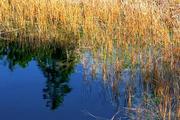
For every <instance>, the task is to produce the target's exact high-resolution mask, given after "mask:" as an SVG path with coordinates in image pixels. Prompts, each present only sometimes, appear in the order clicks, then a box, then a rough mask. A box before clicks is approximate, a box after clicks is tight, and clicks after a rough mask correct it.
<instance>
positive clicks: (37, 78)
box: [0, 41, 179, 120]
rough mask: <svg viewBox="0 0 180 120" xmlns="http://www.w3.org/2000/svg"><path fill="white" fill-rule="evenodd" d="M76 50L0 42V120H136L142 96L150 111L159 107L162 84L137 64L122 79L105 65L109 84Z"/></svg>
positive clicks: (124, 73)
mask: <svg viewBox="0 0 180 120" xmlns="http://www.w3.org/2000/svg"><path fill="white" fill-rule="evenodd" d="M67 46H68V47H67ZM75 51H76V50H75V46H72V45H64V44H58V43H53V44H49V43H48V44H47V43H46V44H45V43H38V44H32V43H26V44H25V43H20V42H3V41H1V42H0V96H1V99H0V120H95V119H98V120H118V119H124V120H126V119H130V118H132V119H136V118H137V113H136V112H135V108H136V107H137V106H140V105H142V104H143V102H142V101H143V100H144V99H145V96H149V98H152V99H151V100H152V101H153V102H150V103H152V105H151V106H156V105H158V104H159V103H160V101H161V98H158V97H156V95H155V91H156V88H158V87H159V86H160V87H161V86H163V83H162V84H161V83H160V82H158V85H157V84H156V83H155V84H154V82H153V84H152V82H148V81H146V82H145V81H144V80H143V74H142V70H141V69H140V67H139V66H138V65H137V67H136V70H135V71H131V70H130V69H128V68H124V69H123V70H122V71H121V72H120V76H121V77H120V78H118V75H119V73H116V72H117V71H116V72H113V70H114V69H113V68H111V67H110V65H109V66H108V68H107V69H109V70H110V71H112V72H110V74H108V72H107V74H108V75H106V77H107V79H106V78H105V75H102V74H103V73H105V70H106V69H105V68H106V67H104V69H101V70H100V69H99V68H98V67H96V68H97V70H96V72H97V73H96V77H95V79H94V75H93V72H92V71H93V70H94V69H93V68H94V67H92V66H88V63H87V64H86V62H87V61H88V62H89V64H92V62H93V61H92V60H91V54H89V53H87V52H86V53H84V56H85V58H81V57H78V55H77V53H76V52H75ZM107 64H108V63H107ZM90 71H91V72H90ZM152 74H153V72H152ZM169 74H170V73H169ZM151 77H153V78H155V76H151ZM167 77H168V76H167ZM103 78H104V79H103ZM119 79H120V80H119ZM145 80H146V79H145ZM176 83H177V84H176V85H179V82H178V81H176ZM168 84H169V83H168V82H167V83H166V84H165V85H166V86H168ZM171 85H172V84H171ZM174 89H176V87H174ZM177 89H178V87H177ZM157 91H158V90H157ZM176 92H177V90H176ZM172 94H173V93H172ZM176 95H177V97H175V96H174V99H173V103H172V104H173V105H177V103H178V100H177V99H178V96H179V93H178V92H177V93H176ZM147 98H148V97H146V99H147ZM145 108H146V109H154V108H148V105H146V107H143V109H145ZM174 111H176V107H174V108H173V109H172V112H174ZM145 114H147V113H145V112H142V113H141V115H142V116H144V115H145ZM159 114H160V113H158V112H157V113H155V115H154V117H157V118H159ZM148 115H150V114H147V116H148ZM142 119H143V117H142Z"/></svg>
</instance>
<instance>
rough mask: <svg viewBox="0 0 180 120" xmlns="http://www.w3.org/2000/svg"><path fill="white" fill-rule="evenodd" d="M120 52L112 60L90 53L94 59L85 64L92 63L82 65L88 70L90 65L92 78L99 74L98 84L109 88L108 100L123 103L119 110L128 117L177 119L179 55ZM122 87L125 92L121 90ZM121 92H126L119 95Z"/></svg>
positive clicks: (170, 53)
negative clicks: (101, 83) (125, 109)
mask: <svg viewBox="0 0 180 120" xmlns="http://www.w3.org/2000/svg"><path fill="white" fill-rule="evenodd" d="M115 49H117V48H115ZM147 49H148V48H147ZM177 49H178V48H177ZM121 51H123V52H120V53H116V54H115V55H114V56H110V55H109V57H106V59H104V57H103V55H102V57H96V53H94V57H93V56H92V58H91V59H93V60H89V61H96V63H93V64H92V63H91V62H86V64H88V66H91V65H92V68H93V69H89V70H90V71H91V70H92V72H93V73H94V72H96V73H94V74H101V75H102V76H101V78H102V82H105V83H106V85H108V86H110V87H111V91H112V94H113V95H112V96H111V97H113V98H112V99H115V100H114V102H117V100H124V101H126V102H125V103H124V106H123V107H125V108H127V109H128V111H129V112H130V113H131V112H132V113H133V114H130V113H127V114H128V115H129V116H130V117H131V116H132V117H138V118H139V119H146V118H148V117H150V119H177V118H178V117H179V100H180V93H179V91H180V89H179V88H180V82H179V52H170V51H168V52H167V53H166V54H165V53H164V49H157V50H156V49H149V50H139V51H137V50H136V49H135V50H134V49H131V50H129V49H126V48H124V50H123V48H122V50H121ZM166 51H167V50H166ZM97 54H99V53H97ZM166 55H167V56H166ZM100 56H101V55H100ZM119 56H120V57H119ZM172 57H173V59H171V58H172ZM97 61H98V62H97ZM99 66H101V68H99ZM138 67H140V73H138V71H139V70H138ZM89 68H90V67H89ZM95 68H97V69H96V70H95ZM87 69H88V68H87ZM127 71H129V74H128V75H126V72H127ZM89 73H91V72H89ZM87 75H88V74H87ZM89 75H90V74H89ZM138 76H140V77H138ZM141 78H142V81H141ZM122 86H125V88H121V87H122ZM123 90H125V91H126V92H125V93H123V92H121V91H123ZM141 94H142V96H141ZM122 95H124V99H122V98H123V96H122ZM117 97H118V98H117ZM137 101H139V102H137ZM120 102H122V101H120ZM117 104H119V103H117ZM120 107H121V106H120ZM134 113H136V114H134ZM134 115H135V116H134Z"/></svg>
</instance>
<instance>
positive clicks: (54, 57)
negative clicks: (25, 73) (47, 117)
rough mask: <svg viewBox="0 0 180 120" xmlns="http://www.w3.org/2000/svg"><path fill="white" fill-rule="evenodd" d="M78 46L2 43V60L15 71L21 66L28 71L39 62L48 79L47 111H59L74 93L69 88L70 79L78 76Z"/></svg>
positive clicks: (53, 43)
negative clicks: (32, 63)
mask: <svg viewBox="0 0 180 120" xmlns="http://www.w3.org/2000/svg"><path fill="white" fill-rule="evenodd" d="M74 51H75V45H72V44H71V45H69V44H67V45H64V44H60V43H58V42H52V43H51V42H47V43H46V42H43V43H36V44H34V43H31V42H30V41H26V42H19V41H11V42H7V41H0V59H1V60H3V61H5V62H6V63H7V64H8V67H9V69H10V70H11V71H13V70H14V69H15V68H16V66H17V65H19V66H21V67H22V68H26V67H27V66H28V63H29V62H31V61H32V60H35V61H36V62H37V64H38V66H39V68H40V70H41V71H42V72H43V74H44V76H45V77H46V79H47V81H46V86H45V88H44V89H43V98H44V99H45V100H46V101H47V107H49V108H50V109H52V110H54V109H57V108H58V107H59V106H60V105H61V104H62V103H63V100H64V96H65V95H66V94H68V93H69V92H71V88H70V87H69V85H68V82H69V75H71V74H72V73H73V72H74V66H75V64H76V58H75V57H76V56H75V52H74Z"/></svg>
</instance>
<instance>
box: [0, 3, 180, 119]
mask: <svg viewBox="0 0 180 120" xmlns="http://www.w3.org/2000/svg"><path fill="white" fill-rule="evenodd" d="M0 58H1V59H2V60H4V61H8V67H9V69H11V70H13V68H14V67H15V66H17V65H20V66H21V67H24V68H26V67H28V64H29V62H30V61H32V60H35V61H36V62H37V64H38V66H39V68H40V70H41V71H42V72H43V75H44V76H45V77H46V78H47V82H46V83H47V85H46V87H45V89H44V98H45V99H46V100H47V105H48V106H50V108H51V109H56V108H57V107H58V106H60V104H61V103H63V99H64V97H65V96H66V94H69V93H71V92H73V89H71V88H70V87H69V85H68V82H69V79H70V78H69V76H71V74H78V73H77V71H76V66H78V65H81V66H82V68H81V69H80V73H82V76H81V77H82V78H83V83H84V86H85V87H87V89H88V88H89V86H93V85H94V84H96V82H98V83H100V84H98V86H99V88H98V89H101V90H103V92H102V93H100V94H104V96H105V99H107V100H108V101H110V103H111V104H112V105H113V107H114V108H115V113H114V114H112V116H111V118H110V119H111V120H116V119H117V120H118V119H152V120H154V119H163V120H166V119H168V120H170V119H172V120H175V119H177V120H178V119H179V118H180V1H179V0H171V1H170V0H83V1H81V0H79V1H76V0H0ZM74 70H75V71H74ZM92 88H93V87H92ZM95 88H96V87H95ZM92 91H94V92H95V93H96V94H97V93H98V90H97V91H96V89H94V90H92ZM89 94H91V92H90V93H89ZM89 94H88V95H89ZM93 94H94V93H93ZM98 94H99V93H98ZM90 96H91V95H90ZM92 96H93V95H92ZM94 98H95V99H96V97H94ZM97 101H98V100H97ZM87 113H88V115H89V116H91V117H92V118H96V119H99V118H100V119H101V118H104V117H105V116H106V115H104V116H103V115H101V117H99V116H98V113H94V114H93V113H89V112H87ZM67 114H68V113H67ZM96 114H97V115H96ZM77 119H78V118H77ZM105 119H106V118H105ZM107 119H108V118H107Z"/></svg>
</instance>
